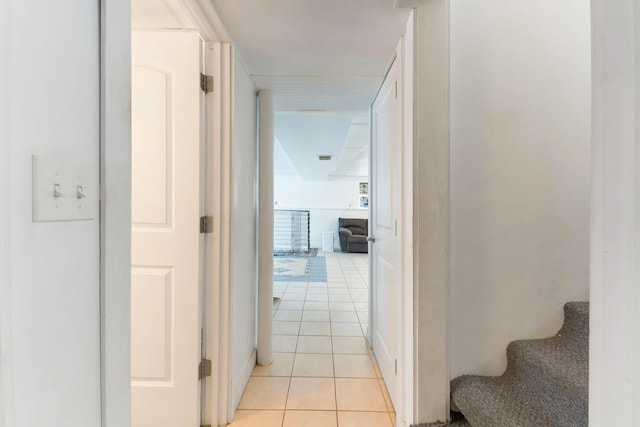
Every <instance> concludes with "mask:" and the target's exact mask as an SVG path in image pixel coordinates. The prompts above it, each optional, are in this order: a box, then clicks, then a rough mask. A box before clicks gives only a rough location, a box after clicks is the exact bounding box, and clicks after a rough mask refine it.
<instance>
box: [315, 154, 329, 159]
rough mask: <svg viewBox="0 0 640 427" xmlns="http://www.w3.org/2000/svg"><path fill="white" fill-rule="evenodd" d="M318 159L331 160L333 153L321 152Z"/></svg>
mask: <svg viewBox="0 0 640 427" xmlns="http://www.w3.org/2000/svg"><path fill="white" fill-rule="evenodd" d="M318 160H331V155H329V154H320V155H319V156H318Z"/></svg>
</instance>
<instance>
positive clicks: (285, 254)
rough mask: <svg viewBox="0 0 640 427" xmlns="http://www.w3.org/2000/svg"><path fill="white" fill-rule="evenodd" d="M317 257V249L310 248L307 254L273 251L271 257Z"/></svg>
mask: <svg viewBox="0 0 640 427" xmlns="http://www.w3.org/2000/svg"><path fill="white" fill-rule="evenodd" d="M316 255H318V248H311V249H309V251H308V252H293V251H282V250H274V251H273V256H286V257H291V256H316Z"/></svg>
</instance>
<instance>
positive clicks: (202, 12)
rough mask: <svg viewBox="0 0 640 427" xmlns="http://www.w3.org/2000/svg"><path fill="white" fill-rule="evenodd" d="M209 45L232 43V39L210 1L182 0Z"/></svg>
mask: <svg viewBox="0 0 640 427" xmlns="http://www.w3.org/2000/svg"><path fill="white" fill-rule="evenodd" d="M180 1H181V3H182V5H183V7H184V9H185V10H186V11H187V14H188V15H189V18H191V20H192V21H193V23H194V24H195V26H196V28H197V29H198V31H200V35H202V37H203V38H204V41H205V42H207V43H214V42H222V43H230V42H231V41H232V40H231V37H230V36H229V32H228V31H227V29H226V28H225V26H224V24H223V23H222V20H221V19H220V15H219V14H218V12H217V11H216V9H215V7H214V6H213V4H212V3H211V1H210V0H180Z"/></svg>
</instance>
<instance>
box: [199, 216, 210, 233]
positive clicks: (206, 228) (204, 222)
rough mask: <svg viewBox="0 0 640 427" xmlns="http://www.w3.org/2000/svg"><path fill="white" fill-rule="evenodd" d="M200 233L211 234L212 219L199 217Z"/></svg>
mask: <svg viewBox="0 0 640 427" xmlns="http://www.w3.org/2000/svg"><path fill="white" fill-rule="evenodd" d="M200 233H213V217H210V216H201V217H200Z"/></svg>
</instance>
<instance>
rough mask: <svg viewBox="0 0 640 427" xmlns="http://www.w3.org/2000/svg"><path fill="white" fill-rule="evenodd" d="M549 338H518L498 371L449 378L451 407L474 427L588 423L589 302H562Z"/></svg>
mask: <svg viewBox="0 0 640 427" xmlns="http://www.w3.org/2000/svg"><path fill="white" fill-rule="evenodd" d="M564 313H565V320H564V324H563V326H562V328H561V329H560V331H558V333H557V334H556V335H555V336H554V337H551V338H546V339H538V340H523V341H514V342H512V343H510V344H509V346H508V348H507V359H508V365H507V369H506V371H505V372H504V374H502V375H501V376H499V377H482V376H474V375H465V376H462V377H458V378H456V379H454V380H453V381H452V382H451V399H452V407H454V408H456V409H457V410H459V411H460V412H462V414H464V416H465V418H466V423H465V421H463V420H457V421H455V423H452V424H451V425H455V426H468V425H471V426H473V427H586V426H587V425H588V420H587V418H588V390H589V372H588V371H589V304H588V303H584V302H570V303H567V304H565V306H564Z"/></svg>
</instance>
